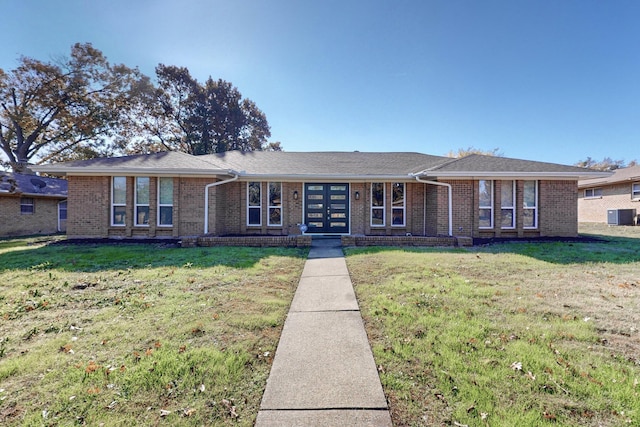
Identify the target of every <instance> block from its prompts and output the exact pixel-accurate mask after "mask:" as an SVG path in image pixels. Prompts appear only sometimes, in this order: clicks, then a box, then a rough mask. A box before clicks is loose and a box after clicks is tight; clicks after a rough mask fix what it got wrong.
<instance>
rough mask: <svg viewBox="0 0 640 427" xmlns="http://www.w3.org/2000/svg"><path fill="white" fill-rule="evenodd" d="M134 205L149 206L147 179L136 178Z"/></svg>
mask: <svg viewBox="0 0 640 427" xmlns="http://www.w3.org/2000/svg"><path fill="white" fill-rule="evenodd" d="M136 203H137V204H139V205H148V204H149V178H148V177H137V178H136Z"/></svg>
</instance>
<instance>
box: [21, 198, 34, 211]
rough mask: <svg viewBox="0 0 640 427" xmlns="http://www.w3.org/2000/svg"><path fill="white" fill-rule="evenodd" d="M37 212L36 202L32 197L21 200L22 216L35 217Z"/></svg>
mask: <svg viewBox="0 0 640 427" xmlns="http://www.w3.org/2000/svg"><path fill="white" fill-rule="evenodd" d="M34 212H35V201H34V200H33V198H31V197H21V198H20V214H21V215H33V213H34Z"/></svg>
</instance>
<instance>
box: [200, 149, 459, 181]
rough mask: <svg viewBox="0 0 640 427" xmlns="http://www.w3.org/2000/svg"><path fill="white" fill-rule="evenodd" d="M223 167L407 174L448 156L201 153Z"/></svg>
mask: <svg viewBox="0 0 640 427" xmlns="http://www.w3.org/2000/svg"><path fill="white" fill-rule="evenodd" d="M202 157H204V158H205V159H206V160H207V161H209V162H211V163H213V164H215V165H217V166H218V167H220V168H223V169H233V170H236V171H242V172H246V174H250V175H271V176H277V175H303V176H313V175H319V176H329V175H335V176H340V177H353V176H363V177H366V176H385V175H388V176H395V177H398V176H407V175H409V174H411V173H416V172H419V171H421V170H423V169H425V167H433V166H436V165H438V164H442V163H443V162H446V161H448V160H449V159H448V158H447V157H440V156H430V155H427V154H421V153H365V152H358V151H355V152H288V151H280V152H279V151H254V152H249V153H242V152H239V151H230V152H227V153H220V154H211V155H206V156H202Z"/></svg>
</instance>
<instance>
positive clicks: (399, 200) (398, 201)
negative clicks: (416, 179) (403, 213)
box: [392, 182, 404, 206]
mask: <svg viewBox="0 0 640 427" xmlns="http://www.w3.org/2000/svg"><path fill="white" fill-rule="evenodd" d="M392 202H393V206H404V183H402V182H396V183H395V184H393V199H392Z"/></svg>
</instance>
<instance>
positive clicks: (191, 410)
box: [182, 408, 196, 417]
mask: <svg viewBox="0 0 640 427" xmlns="http://www.w3.org/2000/svg"><path fill="white" fill-rule="evenodd" d="M195 413H196V410H195V409H194V408H184V409H183V410H182V416H183V417H190V416H191V415H193V414H195Z"/></svg>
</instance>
